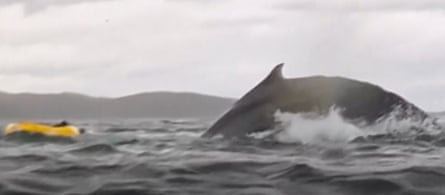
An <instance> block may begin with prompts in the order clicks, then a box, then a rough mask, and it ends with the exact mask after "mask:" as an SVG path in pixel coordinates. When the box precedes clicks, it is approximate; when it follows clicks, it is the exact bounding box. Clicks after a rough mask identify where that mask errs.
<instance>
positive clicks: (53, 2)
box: [0, 0, 114, 15]
mask: <svg viewBox="0 0 445 195" xmlns="http://www.w3.org/2000/svg"><path fill="white" fill-rule="evenodd" d="M103 1H114V0H0V6H5V5H14V4H22V5H23V6H24V9H25V14H27V15H29V14H33V13H36V12H40V11H43V10H45V9H46V8H48V7H51V6H68V5H74V4H80V3H93V2H103Z"/></svg>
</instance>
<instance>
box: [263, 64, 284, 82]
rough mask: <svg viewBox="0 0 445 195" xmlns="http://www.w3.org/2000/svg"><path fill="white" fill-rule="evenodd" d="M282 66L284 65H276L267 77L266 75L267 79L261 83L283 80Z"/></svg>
mask: <svg viewBox="0 0 445 195" xmlns="http://www.w3.org/2000/svg"><path fill="white" fill-rule="evenodd" d="M283 66H284V63H281V64H278V65H276V66H275V68H273V69H272V71H271V72H270V73H269V75H267V77H266V78H265V79H264V80H263V82H270V81H274V80H277V79H278V80H281V79H283Z"/></svg>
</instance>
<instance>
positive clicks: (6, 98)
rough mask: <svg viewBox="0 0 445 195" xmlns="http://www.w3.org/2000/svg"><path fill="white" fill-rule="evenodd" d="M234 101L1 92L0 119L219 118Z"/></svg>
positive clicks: (182, 96) (166, 95)
mask: <svg viewBox="0 0 445 195" xmlns="http://www.w3.org/2000/svg"><path fill="white" fill-rule="evenodd" d="M233 102H234V99H230V98H222V97H216V96H209V95H202V94H196V93H179V92H150V93H140V94H135V95H130V96H125V97H119V98H100V97H90V96H85V95H81V94H75V93H60V94H32V93H20V94H10V93H0V119H2V118H3V119H8V118H23V119H27V118H58V119H59V118H109V117H119V118H121V117H122V118H137V117H172V118H178V117H179V118H187V117H215V116H218V115H220V114H222V113H223V112H224V111H225V110H227V109H228V108H229V107H230V106H231V105H232V104H233Z"/></svg>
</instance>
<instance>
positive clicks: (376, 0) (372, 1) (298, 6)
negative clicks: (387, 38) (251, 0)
mask: <svg viewBox="0 0 445 195" xmlns="http://www.w3.org/2000/svg"><path fill="white" fill-rule="evenodd" d="M276 7H277V8H280V9H283V10H291V11H326V12H368V11H409V10H412V11H416V10H417V11H419V10H441V11H443V10H444V9H445V1H442V0H390V1H381V0H366V1H355V0H333V1H325V0H295V1H288V0H284V1H282V2H281V4H280V5H277V6H276Z"/></svg>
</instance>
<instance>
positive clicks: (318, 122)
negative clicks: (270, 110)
mask: <svg viewBox="0 0 445 195" xmlns="http://www.w3.org/2000/svg"><path fill="white" fill-rule="evenodd" d="M397 116H398V113H397V110H395V111H394V112H393V113H390V114H388V115H387V116H384V117H382V118H381V119H379V120H377V122H376V123H374V124H371V125H368V124H366V123H365V122H363V121H360V120H358V121H349V120H346V119H344V118H343V117H342V116H341V109H339V108H335V107H332V108H331V109H330V110H329V112H328V114H327V115H319V114H316V113H287V112H281V111H277V112H276V113H275V120H276V122H277V123H279V124H280V125H281V126H280V128H278V129H276V130H274V133H273V134H272V135H273V136H274V138H275V139H276V140H277V141H279V142H283V143H302V144H309V143H310V144H327V143H345V142H349V141H351V140H353V139H355V138H357V137H365V136H369V135H376V134H398V135H401V134H402V135H404V136H416V135H418V134H419V133H428V134H433V135H437V134H439V133H443V131H442V129H441V128H438V127H437V126H436V125H435V120H434V119H431V118H427V119H425V120H418V119H417V118H403V119H400V118H397ZM269 134H270V133H269ZM269 136H270V135H269Z"/></svg>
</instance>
